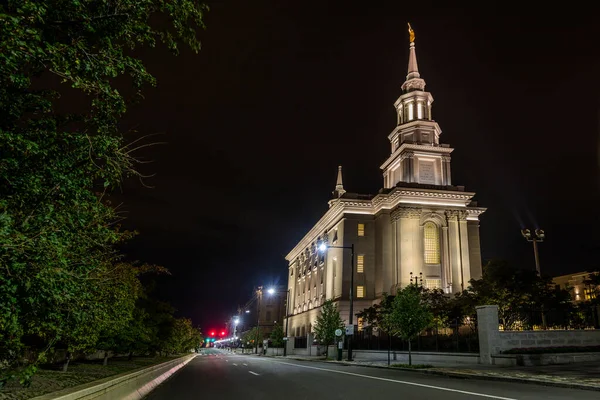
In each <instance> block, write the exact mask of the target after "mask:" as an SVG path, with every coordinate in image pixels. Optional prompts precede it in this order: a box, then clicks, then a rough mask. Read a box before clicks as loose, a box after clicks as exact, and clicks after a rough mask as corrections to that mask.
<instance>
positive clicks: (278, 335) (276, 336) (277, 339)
mask: <svg viewBox="0 0 600 400" xmlns="http://www.w3.org/2000/svg"><path fill="white" fill-rule="evenodd" d="M283 337H284V335H283V327H282V326H281V325H279V324H275V326H274V327H273V330H272V331H271V343H272V344H273V347H282V346H283Z"/></svg>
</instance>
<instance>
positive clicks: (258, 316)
mask: <svg viewBox="0 0 600 400" xmlns="http://www.w3.org/2000/svg"><path fill="white" fill-rule="evenodd" d="M262 288H263V287H262V286H259V287H258V289H257V290H256V297H257V299H258V301H257V302H256V344H255V345H254V354H258V338H259V336H260V298H261V297H262Z"/></svg>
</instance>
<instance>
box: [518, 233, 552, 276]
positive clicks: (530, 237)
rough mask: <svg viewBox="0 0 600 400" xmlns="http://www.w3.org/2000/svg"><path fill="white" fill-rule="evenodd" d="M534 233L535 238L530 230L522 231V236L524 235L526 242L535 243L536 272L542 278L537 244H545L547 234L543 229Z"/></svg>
mask: <svg viewBox="0 0 600 400" xmlns="http://www.w3.org/2000/svg"><path fill="white" fill-rule="evenodd" d="M534 233H535V236H534V235H532V234H531V231H530V230H529V229H521V235H523V237H524V238H525V240H527V241H528V242H532V243H533V254H534V256H535V270H536V271H537V273H538V275H540V276H541V275H542V272H541V271H540V256H539V254H538V247H537V243H538V242H543V241H544V239H545V238H546V234H545V233H544V231H543V230H542V229H536V230H535V231H534Z"/></svg>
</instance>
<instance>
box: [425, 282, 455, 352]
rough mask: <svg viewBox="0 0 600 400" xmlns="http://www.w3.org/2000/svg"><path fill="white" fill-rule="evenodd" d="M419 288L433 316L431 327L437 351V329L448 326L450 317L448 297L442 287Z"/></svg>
mask: <svg viewBox="0 0 600 400" xmlns="http://www.w3.org/2000/svg"><path fill="white" fill-rule="evenodd" d="M421 290H422V296H423V301H424V302H425V303H426V304H427V305H428V307H429V310H430V311H431V314H432V316H433V318H432V319H431V328H433V329H434V331H435V347H436V351H438V350H439V344H438V332H439V329H440V328H443V327H445V326H448V323H449V319H450V304H451V302H450V297H449V296H448V295H446V294H445V293H444V291H443V290H442V289H424V288H421Z"/></svg>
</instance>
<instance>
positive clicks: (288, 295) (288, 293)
mask: <svg viewBox="0 0 600 400" xmlns="http://www.w3.org/2000/svg"><path fill="white" fill-rule="evenodd" d="M276 292H277V290H275V288H269V289H267V293H269V294H270V295H274V294H275V293H276ZM286 292H287V297H286V301H285V341H286V343H284V344H283V356H284V357H285V356H286V355H287V335H288V326H289V323H288V322H289V312H288V310H289V308H288V305H289V303H290V289H288V290H287V291H286ZM279 293H282V292H279ZM278 310H280V309H278ZM278 315H279V314H278Z"/></svg>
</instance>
